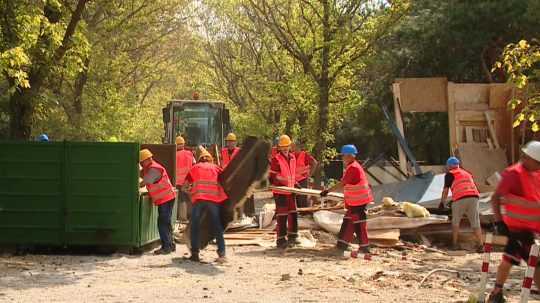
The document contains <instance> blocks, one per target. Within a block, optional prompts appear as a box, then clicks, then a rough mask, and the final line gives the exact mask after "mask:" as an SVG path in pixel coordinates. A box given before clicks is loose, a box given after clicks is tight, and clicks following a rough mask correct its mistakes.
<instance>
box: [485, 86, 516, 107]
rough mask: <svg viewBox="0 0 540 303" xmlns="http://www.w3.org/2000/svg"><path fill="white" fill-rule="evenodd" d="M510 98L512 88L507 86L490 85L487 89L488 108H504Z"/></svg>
mask: <svg viewBox="0 0 540 303" xmlns="http://www.w3.org/2000/svg"><path fill="white" fill-rule="evenodd" d="M511 97H512V86H510V85H508V84H491V85H490V88H489V108H492V109H495V108H501V109H504V108H506V107H507V106H506V104H507V103H508V101H509V100H510V99H511Z"/></svg>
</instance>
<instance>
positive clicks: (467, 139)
mask: <svg viewBox="0 0 540 303" xmlns="http://www.w3.org/2000/svg"><path fill="white" fill-rule="evenodd" d="M465 142H467V143H474V140H473V134H472V128H471V127H465Z"/></svg>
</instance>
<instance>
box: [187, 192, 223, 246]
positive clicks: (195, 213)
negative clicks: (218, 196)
mask: <svg viewBox="0 0 540 303" xmlns="http://www.w3.org/2000/svg"><path fill="white" fill-rule="evenodd" d="M204 209H206V210H207V215H208V216H210V221H211V222H212V232H213V234H214V237H216V241H217V246H218V255H219V256H225V239H224V238H223V224H222V223H221V211H222V209H223V206H222V205H219V204H216V203H212V202H206V201H199V202H197V203H195V205H193V208H192V209H191V253H192V254H194V255H196V254H198V253H199V250H200V248H199V242H200V240H199V233H200V230H199V226H200V225H201V215H202V212H203V210H204Z"/></svg>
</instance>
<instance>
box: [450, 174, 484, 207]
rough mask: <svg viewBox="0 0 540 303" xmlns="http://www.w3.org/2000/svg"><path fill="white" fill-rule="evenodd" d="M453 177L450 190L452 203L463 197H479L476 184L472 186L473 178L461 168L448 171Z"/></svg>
mask: <svg viewBox="0 0 540 303" xmlns="http://www.w3.org/2000/svg"><path fill="white" fill-rule="evenodd" d="M450 173H451V174H452V175H453V176H454V182H452V186H451V187H450V189H451V190H452V201H454V202H455V201H457V200H460V199H461V198H463V197H470V196H477V197H479V196H480V193H479V192H478V189H477V188H476V184H474V178H473V176H472V175H471V174H470V173H469V172H468V171H466V170H464V169H462V168H454V169H452V170H450Z"/></svg>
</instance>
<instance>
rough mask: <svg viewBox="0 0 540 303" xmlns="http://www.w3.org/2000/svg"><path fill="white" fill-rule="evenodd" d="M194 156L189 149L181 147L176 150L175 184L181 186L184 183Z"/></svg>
mask: <svg viewBox="0 0 540 303" xmlns="http://www.w3.org/2000/svg"><path fill="white" fill-rule="evenodd" d="M194 160H195V158H194V157H193V153H192V152H191V151H189V150H186V149H183V150H179V151H177V152H176V185H178V186H182V185H184V183H186V177H187V174H188V173H189V171H190V170H191V167H193V162H195V161H194Z"/></svg>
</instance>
